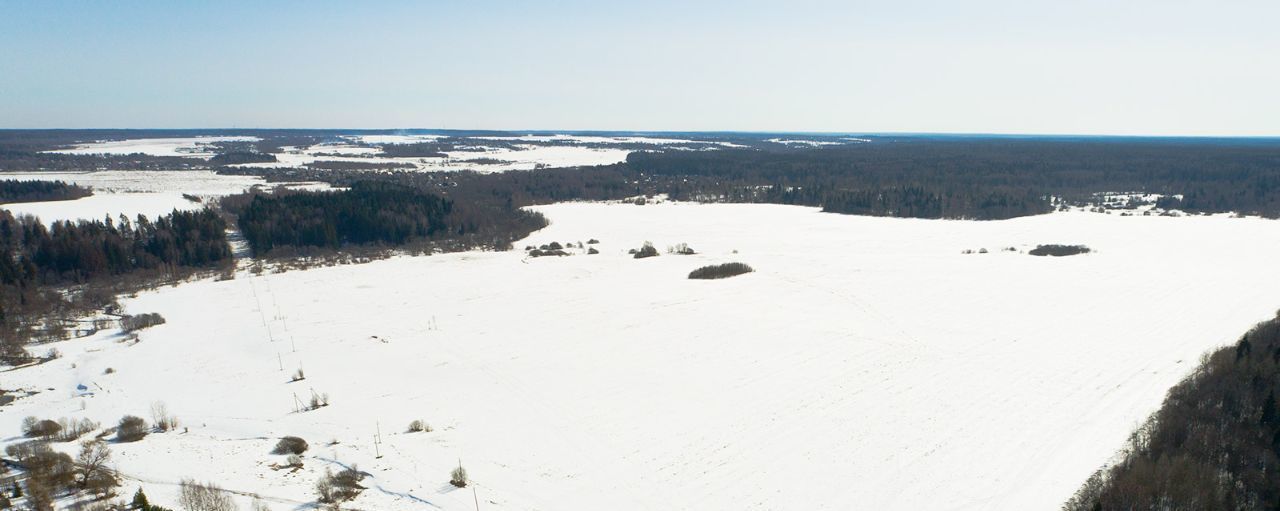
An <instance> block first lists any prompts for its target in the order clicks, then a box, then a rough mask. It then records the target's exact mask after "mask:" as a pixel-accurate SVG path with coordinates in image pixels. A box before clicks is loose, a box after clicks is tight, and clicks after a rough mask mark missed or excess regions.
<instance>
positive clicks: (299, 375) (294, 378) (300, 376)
mask: <svg viewBox="0 0 1280 511" xmlns="http://www.w3.org/2000/svg"><path fill="white" fill-rule="evenodd" d="M305 379H307V375H306V373H303V372H302V368H301V367H299V368H298V370H297V371H294V372H293V376H292V377H290V378H289V381H302V380H305Z"/></svg>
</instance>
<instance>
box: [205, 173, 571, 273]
mask: <svg viewBox="0 0 1280 511" xmlns="http://www.w3.org/2000/svg"><path fill="white" fill-rule="evenodd" d="M222 204H223V207H224V208H226V209H227V211H229V212H231V213H232V214H235V215H236V216H237V223H238V225H239V226H240V230H241V232H242V233H243V234H244V236H245V239H246V240H248V242H249V245H250V247H251V248H252V249H253V251H254V253H255V254H258V255H268V254H272V253H273V251H276V250H277V249H278V248H281V247H291V248H298V247H317V248H325V249H338V248H342V247H346V246H351V245H404V244H407V243H411V242H420V241H439V240H469V241H470V242H472V243H474V244H475V245H480V246H495V247H498V248H506V247H509V245H510V242H511V241H513V240H515V239H518V238H520V237H523V236H525V235H526V234H528V233H529V232H532V231H533V230H536V229H540V228H542V227H543V226H545V225H546V220H545V219H543V218H542V217H541V216H540V215H538V214H536V213H531V212H527V211H522V210H518V209H515V208H511V207H506V206H499V205H496V204H492V203H484V202H480V201H475V202H472V203H468V204H465V205H458V204H456V203H455V201H454V200H451V199H448V198H445V197H443V196H441V195H439V194H434V193H428V192H424V191H421V190H419V189H415V188H410V187H407V186H403V185H400V184H395V183H388V182H380V181H356V182H353V183H351V184H350V188H348V189H346V190H340V191H322V192H311V191H288V190H283V189H281V190H277V191H276V192H275V193H271V194H265V193H251V194H245V195H238V196H232V197H228V198H226V199H224V200H223V202H222Z"/></svg>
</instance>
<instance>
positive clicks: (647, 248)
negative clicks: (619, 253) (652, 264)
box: [628, 241, 658, 259]
mask: <svg viewBox="0 0 1280 511" xmlns="http://www.w3.org/2000/svg"><path fill="white" fill-rule="evenodd" d="M628 253H629V254H631V255H632V256H633V257H635V258H636V259H644V258H646V257H657V255H658V249H656V248H654V247H653V243H650V242H648V241H646V242H644V245H641V246H640V248H638V249H637V248H633V249H631V250H630V251H629V252H628Z"/></svg>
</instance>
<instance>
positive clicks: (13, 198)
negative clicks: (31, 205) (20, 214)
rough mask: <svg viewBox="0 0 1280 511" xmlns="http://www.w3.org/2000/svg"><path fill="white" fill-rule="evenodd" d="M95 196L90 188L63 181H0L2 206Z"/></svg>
mask: <svg viewBox="0 0 1280 511" xmlns="http://www.w3.org/2000/svg"><path fill="white" fill-rule="evenodd" d="M90 195H93V192H91V191H90V190H89V189H88V188H85V187H82V186H77V185H72V184H67V183H65V182H63V181H18V180H14V179H5V180H0V204H11V203H15V202H38V201H53V200H72V199H79V198H81V197H88V196H90Z"/></svg>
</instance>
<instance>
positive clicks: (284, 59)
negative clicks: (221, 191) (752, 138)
mask: <svg viewBox="0 0 1280 511" xmlns="http://www.w3.org/2000/svg"><path fill="white" fill-rule="evenodd" d="M1277 23H1280V1H1276V0H1266V1H1231V0H1226V1H1180V0H1163V1H1155V0H1130V1H1118V0H1117V1H1094V0H1083V1H1070V0H1059V1H1025V0H1024V1H1012V0H1008V1H1006V0H972V1H967V2H964V1H923V0H909V1H890V0H878V1H847V2H820V1H783V0H776V1H772V2H754V1H740V2H679V1H645V2H617V3H609V2H602V1H565V2H519V1H489V2H483V1H472V2H430V1H423V2H301V1H299V2H264V1H257V2H194V1H193V2H185V1H182V2H177V1H163V2H161V1H155V2H140V1H137V2H131V1H119V2H104V1H85V2H67V1H58V0H48V1H35V0H32V1H25V0H0V127H5V128H22V127H139V128H141V127H351V128H356V127H363V128H407V127H422V128H484V129H561V130H589V129H594V130H743V131H778V130H780V131H845V132H903V131H905V132H970V133H972V132H984V133H1081V134H1148V135H1280V98H1277V94H1278V92H1277V91H1280V28H1278V27H1280V25H1277Z"/></svg>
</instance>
